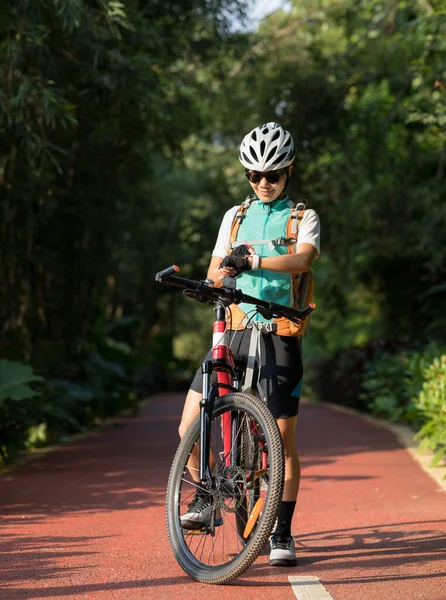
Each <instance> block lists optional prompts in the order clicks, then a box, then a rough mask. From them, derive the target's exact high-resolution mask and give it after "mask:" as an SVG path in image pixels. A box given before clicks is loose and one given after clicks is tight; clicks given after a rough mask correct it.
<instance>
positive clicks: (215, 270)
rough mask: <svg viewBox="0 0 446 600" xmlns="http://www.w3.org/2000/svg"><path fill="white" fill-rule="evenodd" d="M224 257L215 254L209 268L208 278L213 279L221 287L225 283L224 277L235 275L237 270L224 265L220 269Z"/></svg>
mask: <svg viewBox="0 0 446 600" xmlns="http://www.w3.org/2000/svg"><path fill="white" fill-rule="evenodd" d="M222 260H223V259H222V258H220V256H213V257H212V258H211V262H210V263H209V268H208V274H207V276H208V278H209V279H212V281H213V282H214V285H215V287H221V286H222V285H223V279H224V278H225V277H235V276H236V275H237V271H236V270H235V269H233V268H232V267H223V268H222V269H220V263H221V261H222Z"/></svg>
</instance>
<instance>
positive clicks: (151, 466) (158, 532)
mask: <svg viewBox="0 0 446 600" xmlns="http://www.w3.org/2000/svg"><path fill="white" fill-rule="evenodd" d="M183 399H184V397H183V395H182V394H160V395H157V396H155V397H153V398H152V399H151V400H150V402H149V403H148V404H147V405H146V406H145V407H144V408H143V409H142V410H141V413H140V414H139V415H138V416H137V417H133V418H122V419H119V420H118V422H117V423H115V425H114V426H110V427H107V428H104V429H102V430H100V431H97V432H95V433H93V434H90V435H88V436H87V437H85V438H83V439H79V440H77V441H75V442H73V443H71V444H70V445H67V446H64V447H61V448H59V449H56V450H54V451H52V452H49V453H47V454H45V455H44V456H43V457H41V458H40V459H39V460H37V461H34V462H30V463H28V464H25V465H22V466H20V467H16V468H15V469H13V470H12V471H9V472H7V473H5V474H3V476H1V477H0V517H1V518H0V523H1V526H2V527H1V531H0V535H1V538H0V543H1V546H0V552H1V553H0V599H1V600H24V599H33V600H35V599H51V600H56V599H60V600H62V599H63V600H67V599H77V598H88V599H91V600H109V599H119V600H142V599H152V598H153V599H169V600H170V599H171V598H185V599H186V600H189V599H190V600H195V599H200V598H206V600H214V599H217V598H218V600H227V599H228V600H229V599H231V600H233V598H234V597H237V596H238V595H240V594H243V596H244V597H245V598H254V597H256V598H259V597H261V598H268V599H269V600H276V599H279V598H280V599H281V600H293V599H295V598H296V595H297V594H296V595H295V593H294V592H293V587H292V586H291V585H290V580H289V579H288V578H289V577H294V576H297V577H303V576H313V577H318V578H319V579H320V581H321V582H322V584H323V585H324V586H325V589H326V591H327V594H330V596H331V597H332V598H333V599H334V600H381V599H385V600H412V599H423V600H446V495H445V493H444V490H443V489H442V488H441V487H440V486H439V484H438V483H436V482H435V481H434V480H433V479H432V478H431V477H430V476H429V475H428V474H426V473H425V472H424V471H423V470H422V469H421V468H420V466H419V465H418V463H417V462H416V461H415V460H414V459H413V458H412V457H411V456H410V454H409V452H408V451H407V450H406V449H405V448H403V447H402V446H401V445H400V443H399V442H398V440H397V438H396V437H395V436H394V434H393V433H392V432H390V431H388V430H387V429H384V428H382V427H378V426H376V425H375V424H373V423H371V422H368V421H366V420H364V419H362V418H360V417H359V416H357V415H355V414H345V413H343V412H339V411H336V410H333V409H331V408H330V407H327V406H326V405H319V404H312V403H303V404H302V407H301V416H300V420H299V424H298V432H299V450H300V454H301V460H302V485H301V492H300V496H299V500H298V505H297V509H296V514H295V518H294V521H293V533H294V534H295V539H296V546H297V549H298V557H299V564H298V566H297V567H294V568H277V567H276V568H272V567H269V565H268V553H267V549H266V548H265V551H264V552H263V553H262V555H261V556H260V557H259V558H258V559H257V561H256V562H255V563H254V565H253V566H252V567H251V568H250V569H248V570H247V571H246V572H245V573H244V574H242V576H241V577H240V578H238V579H237V580H235V581H233V582H232V583H230V584H229V585H226V586H212V585H206V584H201V583H197V582H194V581H192V580H191V579H190V578H189V577H188V576H187V575H186V574H185V573H184V572H183V571H182V570H181V569H180V567H179V566H178V565H177V563H176V561H175V559H174V558H173V555H172V553H171V551H170V548H169V543H168V540H167V534H166V526H165V517H164V496H165V488H166V482H167V477H168V471H169V468H170V463H171V460H172V457H173V454H174V451H175V447H176V445H177V443H178V440H177V426H178V421H179V416H180V413H181V408H182V403H183ZM294 589H296V588H294ZM299 589H300V588H299ZM314 589H315V590H316V588H314ZM315 593H316V594H317V593H318V592H316V591H315ZM298 597H299V598H308V599H312V598H318V599H319V598H322V597H323V596H322V595H315V596H313V595H312V594H311V591H310V593H309V595H307V596H305V595H303V596H302V595H300V596H298ZM326 597H327V598H328V597H329V596H328V595H327V596H326Z"/></svg>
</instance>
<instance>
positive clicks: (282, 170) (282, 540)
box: [179, 123, 320, 566]
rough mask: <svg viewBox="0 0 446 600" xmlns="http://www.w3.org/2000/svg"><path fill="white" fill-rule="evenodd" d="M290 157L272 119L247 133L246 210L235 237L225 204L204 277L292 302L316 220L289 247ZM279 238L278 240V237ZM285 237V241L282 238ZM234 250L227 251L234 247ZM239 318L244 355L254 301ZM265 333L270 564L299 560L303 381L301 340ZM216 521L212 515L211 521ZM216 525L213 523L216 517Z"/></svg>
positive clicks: (196, 518)
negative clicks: (271, 426) (272, 474)
mask: <svg viewBox="0 0 446 600" xmlns="http://www.w3.org/2000/svg"><path fill="white" fill-rule="evenodd" d="M294 158H295V146H294V142H293V139H292V137H291V135H290V133H289V132H288V131H286V130H284V129H283V128H282V127H281V126H280V125H278V124H277V123H266V124H264V125H261V126H260V127H256V128H255V129H253V130H252V131H251V132H250V133H248V134H247V135H246V136H245V137H244V139H243V141H242V143H241V145H240V154H239V160H240V162H241V164H242V165H243V166H244V167H245V173H246V177H247V178H248V181H249V183H250V186H251V189H252V192H253V194H254V196H252V197H251V199H250V203H249V210H246V212H245V214H244V218H243V220H242V223H241V224H240V227H239V228H238V231H237V239H236V243H234V241H233V240H231V230H232V225H233V222H234V218H235V215H236V214H237V212H238V210H239V207H238V206H235V207H233V208H232V209H230V210H229V211H228V212H227V213H226V214H225V216H224V218H223V221H222V223H221V226H220V231H219V234H218V238H217V243H216V245H215V248H214V250H213V252H212V259H211V262H210V265H209V269H208V274H207V275H208V278H209V279H211V280H213V281H214V282H215V285H217V286H221V285H222V281H223V278H224V277H226V276H229V277H236V276H237V277H238V279H237V287H238V288H240V289H241V290H242V291H243V292H244V293H246V294H248V295H251V296H256V297H259V298H262V299H263V300H266V301H271V302H277V303H280V304H287V305H289V306H292V303H293V298H292V274H295V273H303V272H307V271H309V270H310V269H311V266H312V264H313V261H314V260H315V259H316V258H317V256H318V255H319V237H320V226H319V218H318V216H317V214H316V213H315V212H314V210H305V212H304V214H303V218H302V220H301V222H300V227H299V235H298V242H297V244H296V248H295V252H294V253H288V249H287V245H286V240H284V238H286V226H287V223H288V219H289V217H290V214H291V211H292V208H293V203H292V202H291V201H290V199H289V197H288V195H287V194H286V191H285V190H286V187H287V184H288V181H289V178H290V176H291V173H292V170H293V166H292V163H293V161H294ZM280 240H284V243H282V244H281V243H280ZM288 243H289V242H288ZM234 247H235V249H234V250H233V248H234ZM238 309H240V310H237V318H236V319H234V315H233V319H232V321H233V328H234V329H235V330H239V329H240V330H241V331H238V332H237V333H236V334H235V339H234V343H233V344H232V348H233V351H234V352H235V353H236V354H237V356H238V357H240V358H242V359H243V358H244V359H246V358H247V354H248V349H249V338H250V335H251V332H250V330H247V331H243V327H244V325H246V324H247V322H248V320H249V322H253V321H254V322H255V323H257V324H261V323H262V321H265V319H264V318H263V317H262V316H261V315H260V314H256V315H255V316H254V317H250V316H249V315H247V314H246V313H248V312H249V310H250V309H252V307H249V306H248V305H243V304H240V305H239V306H238ZM235 321H236V322H235ZM286 333H288V335H281V334H280V335H279V333H278V332H268V333H265V334H264V335H262V336H261V352H260V356H261V357H262V364H261V366H260V384H261V387H262V390H263V391H264V394H265V397H266V400H267V403H268V407H269V409H270V410H271V412H272V414H273V415H274V417H275V418H276V419H277V423H278V426H279V429H280V432H281V435H282V439H283V444H284V452H285V482H284V491H283V496H282V502H281V506H280V510H279V516H278V521H277V526H276V529H275V531H274V532H273V534H272V536H271V542H270V544H271V553H270V565H272V566H292V565H296V564H297V559H296V552H295V547H294V539H293V537H292V534H291V522H292V517H293V513H294V509H295V506H296V499H297V495H298V491H299V482H300V464H299V457H298V453H297V449H296V423H297V415H298V411H299V396H300V387H301V379H302V357H301V338H300V337H293V335H292V334H291V335H290V333H291V332H286ZM201 390H202V385H201V370H198V371H197V373H196V375H195V377H194V379H193V381H192V384H191V388H190V390H189V392H188V394H187V397H186V402H185V405H184V410H183V414H182V419H181V424H180V428H179V432H180V436H181V437H182V436H183V435H184V433H185V432H186V430H187V428H188V427H189V425H190V423H191V422H192V421H193V419H194V418H195V417H196V415H197V414H198V412H199V402H200V400H201ZM211 511H212V504H211V502H210V498H209V497H208V496H206V494H201V495H200V494H197V496H196V498H195V500H194V502H193V503H192V504H191V505H190V507H189V511H188V512H187V513H186V514H185V515H183V516H182V519H181V520H182V523H183V526H184V527H187V528H191V527H192V528H193V527H200V526H202V525H203V524H206V522H207V521H208V520H209V518H210V513H211ZM217 521H218V520H217ZM217 524H218V522H217Z"/></svg>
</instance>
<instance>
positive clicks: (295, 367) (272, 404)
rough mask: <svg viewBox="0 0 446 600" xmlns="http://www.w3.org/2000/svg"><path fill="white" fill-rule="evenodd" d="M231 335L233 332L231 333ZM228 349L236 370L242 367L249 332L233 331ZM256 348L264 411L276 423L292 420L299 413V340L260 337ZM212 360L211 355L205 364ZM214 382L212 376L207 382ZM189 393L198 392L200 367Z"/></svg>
mask: <svg viewBox="0 0 446 600" xmlns="http://www.w3.org/2000/svg"><path fill="white" fill-rule="evenodd" d="M232 333H233V332H232ZM232 333H231V332H230V339H231V348H232V351H233V353H234V358H235V360H236V364H237V366H238V365H240V366H241V367H244V366H246V361H247V358H248V352H249V340H250V338H251V329H244V330H243V331H237V332H236V333H235V334H234V337H233V336H232ZM260 339H261V342H260V344H261V347H260V361H261V364H260V365H259V367H260V385H261V387H262V390H263V392H264V394H265V396H266V398H267V402H268V408H269V409H270V411H271V412H272V414H273V416H274V417H275V418H276V419H287V418H289V417H294V416H296V415H297V414H298V412H299V398H300V387H301V386H300V383H301V380H302V374H303V367H302V350H301V349H302V344H301V339H300V338H297V337H290V336H279V335H276V334H275V333H266V334H261V336H260ZM211 358H212V351H211V350H209V352H208V353H207V354H206V357H205V360H210V359H211ZM215 381H216V373H213V374H212V377H211V382H215ZM191 389H193V390H194V391H195V392H199V393H201V392H202V389H203V388H202V374H201V367H200V368H199V369H198V370H197V372H196V373H195V376H194V378H193V380H192V383H191Z"/></svg>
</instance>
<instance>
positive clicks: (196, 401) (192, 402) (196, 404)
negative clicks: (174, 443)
mask: <svg viewBox="0 0 446 600" xmlns="http://www.w3.org/2000/svg"><path fill="white" fill-rule="evenodd" d="M200 400H201V394H199V393H198V392H195V391H194V390H192V389H191V390H189V392H188V394H187V397H186V402H185V403H184V408H183V414H182V415H181V422H180V425H179V427H178V433H179V435H180V438H181V439H182V438H183V437H184V434H185V433H186V431H187V430H188V428H189V426H190V424H191V423H192V422H193V420H194V419H195V417H196V416H197V415H198V414H199V412H200Z"/></svg>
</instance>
